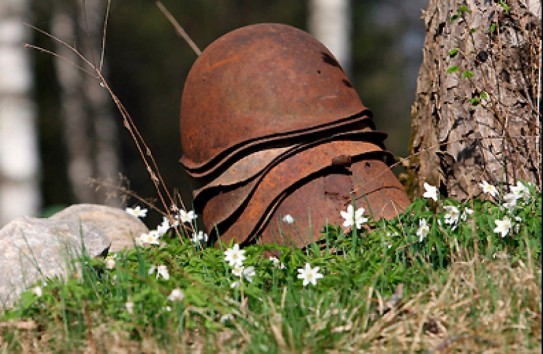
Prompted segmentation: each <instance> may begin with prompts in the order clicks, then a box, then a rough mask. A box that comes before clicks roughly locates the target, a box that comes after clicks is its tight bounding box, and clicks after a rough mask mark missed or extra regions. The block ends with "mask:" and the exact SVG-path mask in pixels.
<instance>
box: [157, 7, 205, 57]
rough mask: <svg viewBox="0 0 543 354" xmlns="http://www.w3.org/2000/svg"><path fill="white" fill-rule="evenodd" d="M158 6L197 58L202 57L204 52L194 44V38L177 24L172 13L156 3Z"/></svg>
mask: <svg viewBox="0 0 543 354" xmlns="http://www.w3.org/2000/svg"><path fill="white" fill-rule="evenodd" d="M156 6H157V7H158V9H159V10H160V11H161V12H162V13H163V14H164V16H165V17H166V18H167V19H168V21H170V23H171V24H172V26H173V27H174V28H175V30H176V31H177V34H179V35H180V36H181V37H182V38H183V39H184V40H185V42H187V44H188V45H189V46H190V47H191V48H192V50H193V51H194V53H196V55H197V56H200V54H202V51H201V50H200V48H198V46H197V45H196V43H194V41H193V40H192V38H190V36H189V35H188V33H187V32H186V31H185V30H184V29H183V27H182V26H181V25H180V24H179V22H177V20H176V19H175V18H174V17H173V15H172V14H171V13H170V11H168V9H167V8H166V7H165V6H164V5H163V4H162V2H160V1H157V2H156Z"/></svg>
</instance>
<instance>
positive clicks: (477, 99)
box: [469, 97, 481, 106]
mask: <svg viewBox="0 0 543 354" xmlns="http://www.w3.org/2000/svg"><path fill="white" fill-rule="evenodd" d="M469 102H470V103H471V104H472V105H473V106H477V105H479V103H481V99H480V98H479V97H473V98H471V99H470V100H469Z"/></svg>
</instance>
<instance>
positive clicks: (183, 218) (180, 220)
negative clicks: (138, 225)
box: [125, 205, 208, 246]
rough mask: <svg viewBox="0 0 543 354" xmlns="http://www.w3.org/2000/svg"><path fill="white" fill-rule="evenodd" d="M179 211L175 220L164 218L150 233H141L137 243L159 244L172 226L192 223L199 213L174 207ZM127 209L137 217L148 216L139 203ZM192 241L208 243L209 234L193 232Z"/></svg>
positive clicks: (141, 244)
mask: <svg viewBox="0 0 543 354" xmlns="http://www.w3.org/2000/svg"><path fill="white" fill-rule="evenodd" d="M174 209H175V210H176V211H177V213H176V215H175V216H174V218H173V222H170V219H169V218H167V217H165V216H164V217H163V218H162V222H161V223H160V224H159V225H158V226H157V227H156V229H154V230H151V231H149V232H148V233H144V234H141V235H140V236H139V237H138V238H137V239H136V244H137V245H138V246H147V245H159V244H160V238H161V237H162V236H164V234H165V233H166V232H168V230H170V229H171V228H176V227H178V226H179V225H180V224H191V223H193V222H194V221H195V220H196V219H197V218H198V215H196V213H195V212H194V210H190V211H185V210H183V209H178V208H174ZM125 211H126V212H127V213H128V214H130V215H132V216H135V217H138V218H144V217H146V216H147V209H145V208H142V207H140V206H139V205H138V206H136V207H134V208H126V209H125ZM191 240H192V242H193V243H194V244H196V245H200V244H202V243H206V242H207V241H208V236H207V234H206V233H205V232H203V231H197V232H194V233H193V234H192V238H191Z"/></svg>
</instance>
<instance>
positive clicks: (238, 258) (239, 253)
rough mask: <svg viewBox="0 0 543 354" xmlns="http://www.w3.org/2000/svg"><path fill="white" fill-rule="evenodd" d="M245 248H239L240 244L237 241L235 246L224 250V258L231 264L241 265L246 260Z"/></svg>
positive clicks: (233, 265)
mask: <svg viewBox="0 0 543 354" xmlns="http://www.w3.org/2000/svg"><path fill="white" fill-rule="evenodd" d="M244 253H245V251H244V250H240V249H239V245H238V244H237V243H236V244H235V245H234V247H232V248H229V249H227V250H226V251H225V252H224V256H225V257H224V259H225V260H226V261H227V262H228V264H230V266H232V267H235V266H241V265H242V264H243V261H244V260H245V256H244V255H243V254H244Z"/></svg>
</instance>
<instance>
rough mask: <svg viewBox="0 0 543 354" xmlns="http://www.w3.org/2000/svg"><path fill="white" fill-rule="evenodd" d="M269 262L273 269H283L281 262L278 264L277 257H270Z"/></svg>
mask: <svg viewBox="0 0 543 354" xmlns="http://www.w3.org/2000/svg"><path fill="white" fill-rule="evenodd" d="M270 261H271V262H272V263H273V265H274V267H275V268H279V269H285V268H286V267H285V265H284V264H283V262H280V261H279V259H277V257H273V256H272V257H270Z"/></svg>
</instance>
